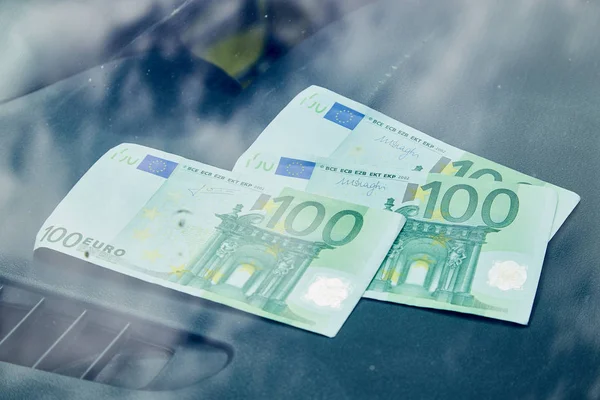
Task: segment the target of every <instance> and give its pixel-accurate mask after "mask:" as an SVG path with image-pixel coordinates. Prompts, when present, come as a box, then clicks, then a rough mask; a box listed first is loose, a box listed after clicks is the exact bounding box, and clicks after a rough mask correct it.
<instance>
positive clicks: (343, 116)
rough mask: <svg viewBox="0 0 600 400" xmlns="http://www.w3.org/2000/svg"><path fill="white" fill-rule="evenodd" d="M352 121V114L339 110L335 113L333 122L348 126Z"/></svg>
mask: <svg viewBox="0 0 600 400" xmlns="http://www.w3.org/2000/svg"><path fill="white" fill-rule="evenodd" d="M353 119H354V114H353V113H352V112H350V111H348V110H339V111H338V112H336V113H335V120H336V121H337V122H338V123H340V124H342V125H345V124H349V123H350V122H352V120H353Z"/></svg>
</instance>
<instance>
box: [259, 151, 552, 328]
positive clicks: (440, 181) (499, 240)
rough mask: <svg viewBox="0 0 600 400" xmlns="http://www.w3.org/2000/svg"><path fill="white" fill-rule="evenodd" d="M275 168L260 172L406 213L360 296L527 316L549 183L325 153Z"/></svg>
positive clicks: (545, 233)
mask: <svg viewBox="0 0 600 400" xmlns="http://www.w3.org/2000/svg"><path fill="white" fill-rule="evenodd" d="M265 157H266V158H265V159H271V158H272V157H267V156H265ZM259 170H260V169H259ZM257 171H258V170H257ZM274 171H275V172H274V173H272V174H270V173H267V172H266V171H263V172H262V173H263V174H268V175H269V176H272V179H276V180H278V181H280V184H282V183H284V182H287V183H288V184H289V185H290V186H294V187H296V188H298V189H305V190H307V191H309V192H312V193H317V194H321V195H325V196H332V197H337V198H340V199H345V200H347V201H351V202H355V203H358V204H364V205H367V206H369V207H373V208H382V209H386V210H389V211H392V212H394V213H400V214H402V215H404V216H406V217H407V219H408V220H407V222H406V225H405V226H404V228H403V230H402V232H401V233H400V235H399V236H398V238H397V240H396V241H395V242H394V245H393V246H392V248H391V249H390V251H389V253H388V256H387V257H386V259H385V261H384V262H383V263H382V265H381V267H380V268H379V270H378V272H377V274H376V276H375V278H374V280H373V282H372V283H371V284H370V286H369V289H368V290H367V292H366V293H365V297H370V298H374V299H379V300H385V301H390V302H395V303H402V304H408V305H414V306H420V307H429V308H438V309H445V310H453V311H458V312H464V313H470V314H477V315H482V316H487V317H492V318H497V319H502V320H508V321H513V322H517V323H521V324H527V322H528V320H529V316H530V313H531V309H532V305H533V301H534V298H535V293H536V290H537V285H538V281H539V278H540V274H541V270H542V264H543V261H544V255H545V251H546V244H547V241H548V240H549V237H550V233H551V228H552V219H553V215H554V210H555V207H556V200H557V195H556V191H554V190H553V189H551V188H544V187H537V186H533V185H521V184H514V183H513V184H511V183H506V182H494V181H487V180H479V179H465V178H460V177H453V176H447V175H443V174H430V173H424V172H415V171H400V170H397V169H394V168H387V169H386V168H378V167H369V166H363V165H354V164H349V163H343V162H338V161H334V160H331V159H324V158H320V159H319V158H317V159H316V160H315V161H312V160H301V159H292V158H290V157H280V158H279V161H278V162H276V168H274Z"/></svg>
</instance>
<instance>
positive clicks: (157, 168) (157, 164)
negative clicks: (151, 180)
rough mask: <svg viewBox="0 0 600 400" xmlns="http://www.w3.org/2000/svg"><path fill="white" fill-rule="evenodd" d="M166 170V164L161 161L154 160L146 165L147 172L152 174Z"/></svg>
mask: <svg viewBox="0 0 600 400" xmlns="http://www.w3.org/2000/svg"><path fill="white" fill-rule="evenodd" d="M166 169H167V163H166V162H164V161H163V160H158V159H155V160H152V161H150V164H148V171H150V172H152V173H161V172H164V171H165V170H166Z"/></svg>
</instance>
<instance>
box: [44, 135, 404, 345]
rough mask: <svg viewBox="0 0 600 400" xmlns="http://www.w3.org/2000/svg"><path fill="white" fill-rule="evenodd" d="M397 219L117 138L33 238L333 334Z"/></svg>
mask: <svg viewBox="0 0 600 400" xmlns="http://www.w3.org/2000/svg"><path fill="white" fill-rule="evenodd" d="M89 210H94V212H93V213H91V212H89ZM405 221H406V219H405V217H404V216H402V215H400V214H397V216H392V215H390V213H388V212H386V211H384V210H383V209H381V207H378V209H370V208H368V207H367V206H365V205H357V204H352V203H348V202H345V201H340V200H334V199H332V198H329V197H323V196H320V195H316V194H310V193H306V192H303V191H298V190H294V189H291V188H286V187H284V186H282V185H269V184H268V183H264V182H260V181H259V180H257V178H252V177H244V176H240V175H237V174H234V173H232V172H230V171H224V170H220V169H217V168H214V167H210V166H207V165H203V164H200V163H198V162H194V161H190V160H185V159H183V158H181V157H177V156H174V155H171V154H167V153H163V152H160V151H158V150H154V149H149V148H146V147H143V146H137V145H131V144H123V145H120V146H118V147H117V148H114V149H112V150H110V151H109V152H108V153H106V154H105V155H104V156H103V157H102V158H101V159H100V160H99V161H98V162H97V163H96V164H95V165H94V166H92V168H91V169H90V170H89V171H88V172H87V173H86V174H85V175H84V176H83V177H82V178H81V180H80V181H79V182H78V183H77V185H75V187H74V188H73V189H72V190H71V191H70V192H69V194H68V195H67V196H66V197H65V199H64V200H63V201H62V202H61V203H60V204H59V206H58V207H57V208H56V210H55V211H54V212H53V213H52V215H51V216H50V217H49V218H48V220H47V221H46V223H45V224H44V226H43V227H42V229H41V230H40V232H39V234H38V237H37V240H36V249H37V248H48V249H52V250H55V251H58V252H62V253H65V254H67V255H70V256H73V257H77V258H80V259H82V260H86V261H90V262H93V263H95V264H98V265H100V266H103V267H106V268H109V269H112V270H114V271H117V272H120V273H124V274H127V275H130V276H133V277H136V278H139V279H142V280H145V281H148V282H152V283H156V284H159V285H162V286H166V287H169V288H172V289H175V290H179V291H182V292H186V293H189V294H191V295H195V296H199V297H202V298H206V299H209V300H213V301H216V302H219V303H222V304H225V305H228V306H231V307H235V308H237V309H240V310H243V311H247V312H250V313H253V314H256V315H260V316H263V317H266V318H270V319H273V320H276V321H279V322H283V323H287V324H290V325H293V326H296V327H299V328H303V329H307V330H310V331H313V332H316V333H320V334H323V335H327V336H330V337H333V336H335V335H336V333H337V332H338V331H339V329H340V328H341V326H342V324H343V323H344V321H345V320H346V319H347V317H348V316H349V314H350V313H351V311H352V309H353V308H354V306H355V305H356V303H357V302H358V300H359V299H360V298H361V296H362V294H363V293H364V291H365V289H366V288H367V286H368V284H369V282H370V281H371V280H372V278H373V276H374V274H375V273H376V271H377V269H378V268H379V265H380V264H381V262H382V261H383V260H384V258H385V256H386V254H387V252H388V250H389V249H390V247H391V246H392V244H393V243H394V240H395V239H396V237H397V236H398V233H399V231H400V229H401V228H402V226H403V224H404V222H405Z"/></svg>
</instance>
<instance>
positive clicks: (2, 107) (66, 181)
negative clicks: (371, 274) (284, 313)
mask: <svg viewBox="0 0 600 400" xmlns="http://www.w3.org/2000/svg"><path fill="white" fill-rule="evenodd" d="M599 18H600V7H599V5H598V3H597V2H594V1H587V2H586V1H570V0H564V1H562V0H556V1H551V2H537V1H522V2H520V3H518V4H515V3H510V4H509V3H487V2H485V3H475V2H468V1H450V2H443V3H442V2H430V1H409V2H398V1H395V0H380V1H375V0H373V1H360V0H351V1H347V0H344V1H342V0H324V1H313V0H290V1H278V0H232V1H229V0H227V1H210V0H206V1H204V0H143V1H139V0H135V1H133V0H131V1H130V0H127V1H96V0H85V1H74V0H60V1H53V2H47V1H42V0H39V1H38V0H27V1H4V2H2V4H0V54H1V55H0V61H1V62H0V132H1V133H0V221H1V224H2V225H1V226H2V228H0V263H1V265H0V287H1V286H4V289H0V370H1V372H0V375H2V376H5V377H6V378H5V379H4V380H3V381H4V382H5V386H6V387H7V388H8V390H9V392H10V394H11V395H12V394H13V392H11V391H14V393H15V394H14V396H17V397H18V393H19V390H24V392H23V393H27V394H29V395H31V396H37V395H39V393H42V392H43V393H50V394H49V396H53V395H54V394H55V395H56V396H57V397H61V398H69V396H70V397H72V398H79V397H78V396H79V395H80V394H81V393H82V391H83V392H85V391H86V390H89V394H86V395H89V396H90V398H102V397H107V398H112V397H115V398H119V397H121V396H124V395H125V393H133V394H132V396H134V397H135V396H138V397H140V398H146V397H148V398H152V396H155V397H156V398H174V396H176V395H179V394H181V393H183V394H182V395H183V396H184V397H186V396H187V397H186V398H196V396H197V397H198V398H211V397H217V398H233V397H242V396H246V397H250V398H265V397H267V396H271V397H273V396H274V398H278V397H283V396H284V395H285V396H288V395H290V393H292V394H293V395H294V396H296V397H298V398H315V397H318V398H321V397H322V398H389V397H392V396H398V395H399V393H401V394H402V395H404V396H408V397H409V398H441V397H451V398H452V397H459V396H462V397H467V398H471V397H473V398H475V397H482V396H483V397H490V398H500V397H504V396H506V394H507V393H510V394H511V396H510V397H514V398H550V397H553V396H554V397H555V398H598V397H600V380H598V378H597V377H598V376H599V372H600V371H598V367H597V355H598V351H599V348H600V347H599V346H600V343H599V342H598V339H597V336H598V335H597V334H596V332H597V328H596V327H597V325H598V323H599V322H600V314H599V309H598V306H597V304H598V300H599V296H600V294H599V293H598V290H597V284H596V282H597V281H598V279H600V275H599V272H598V268H597V267H598V259H600V252H599V250H598V246H597V245H596V244H595V243H594V238H596V237H597V236H598V235H600V231H599V229H598V224H597V223H596V221H597V220H598V217H599V214H598V212H597V211H596V209H595V204H596V200H597V199H598V196H599V195H600V185H599V183H598V182H599V180H598V179H597V178H596V176H595V171H596V170H597V169H598V168H599V167H600V162H599V161H598V156H597V154H598V152H599V151H600V138H599V137H598V134H597V130H598V126H600V114H599V113H598V109H599V106H600V104H599V98H598V93H600V51H599V50H600V47H599V45H600V39H599V36H598V34H597V21H598V20H599ZM311 85H317V86H319V87H322V88H325V89H328V90H330V91H332V92H334V93H336V94H339V95H341V96H344V98H345V99H351V101H356V102H358V103H360V104H363V105H365V106H367V107H369V108H370V109H374V110H376V111H378V112H381V113H383V114H385V115H387V116H389V117H390V118H393V119H394V120H398V121H401V122H402V123H404V124H406V125H408V126H410V127H414V128H416V129H418V130H419V131H422V132H425V133H426V134H428V135H430V136H431V137H433V138H435V139H436V140H440V141H443V142H445V143H448V144H451V145H452V146H455V147H456V148H459V149H464V151H465V152H470V153H475V154H477V155H478V156H481V157H484V158H485V159H489V160H493V161H494V162H497V163H499V164H502V165H504V166H507V167H509V168H512V169H515V170H518V171H521V172H523V173H524V174H526V175H528V176H530V177H533V178H537V179H539V180H542V181H544V182H551V183H552V184H554V185H556V186H559V187H561V188H567V189H569V190H572V191H573V192H575V193H578V194H579V195H580V196H581V198H582V200H581V204H580V205H579V206H578V207H577V209H575V211H574V212H573V214H572V215H571V216H570V217H569V219H567V220H566V222H565V223H564V225H563V226H562V227H561V229H560V230H559V231H558V232H557V233H556V235H555V236H554V238H553V239H552V240H551V241H550V242H549V244H548V250H547V253H546V257H545V261H544V270H543V273H542V274H541V278H540V284H539V286H538V289H537V294H536V297H535V299H536V300H535V304H534V306H533V312H532V314H531V319H530V320H529V325H528V326H517V325H516V324H511V323H505V322H501V321H497V320H491V319H484V318H481V317H472V316H467V315H465V314H459V313H450V312H447V311H440V310H427V309H418V308H415V307H407V306H404V305H397V304H390V303H385V304H383V303H381V302H376V301H374V300H361V302H360V303H359V304H358V306H357V308H356V309H355V311H354V312H353V314H352V316H351V317H350V318H349V319H348V321H347V322H346V324H345V325H344V329H343V330H341V331H340V333H339V334H338V336H337V337H336V338H334V339H327V338H323V337H320V336H318V335H315V334H312V333H309V332H305V331H301V330H299V329H294V328H291V327H288V326H283V325H282V324H277V323H274V322H271V321H268V320H266V319H262V318H259V317H255V316H253V315H250V314H246V313H243V312H240V311H237V310H233V309H230V308H228V307H224V306H221V305H217V304H215V303H212V302H210V301H208V300H201V299H198V298H194V297H192V296H188V295H185V294H183V293H179V292H176V291H173V290H169V289H166V288H163V287H158V286H156V285H152V284H148V283H143V282H141V281H137V280H135V279H129V278H126V277H124V276H121V275H119V274H117V273H114V272H112V271H100V270H101V268H99V267H97V266H96V267H94V266H92V265H91V264H90V263H87V264H88V265H87V266H85V267H82V266H80V265H75V264H72V262H71V261H68V260H65V259H63V258H60V257H58V258H52V257H50V258H48V259H44V260H37V259H36V258H34V253H33V246H34V242H35V239H36V235H37V234H38V231H39V230H40V228H41V227H42V225H43V223H44V221H46V219H47V218H48V217H49V216H50V215H51V214H52V212H53V210H55V208H56V207H57V205H58V204H59V203H60V202H61V200H62V199H63V198H64V197H65V196H66V195H67V193H69V191H70V190H71V189H72V188H73V186H74V185H75V184H76V183H77V182H78V181H79V179H80V178H81V177H82V176H83V175H84V174H85V173H86V171H88V170H89V169H90V167H92V165H94V163H95V162H96V161H97V160H98V159H100V158H101V157H102V156H103V155H104V154H105V153H107V152H108V151H109V150H111V149H113V148H116V147H117V146H119V145H121V144H123V143H130V144H133V145H140V146H147V147H149V148H153V149H157V150H158V151H162V152H166V153H168V154H173V155H176V156H178V157H179V156H180V157H184V158H185V159H189V160H194V161H197V162H200V163H203V164H207V165H209V166H212V167H216V168H221V169H225V170H232V169H233V167H234V165H236V161H238V159H239V158H240V156H242V154H244V152H245V151H246V150H247V149H248V148H249V147H250V146H251V145H252V144H253V143H254V142H255V140H256V139H257V138H258V137H259V135H260V134H261V132H263V131H264V130H265V129H266V128H267V127H268V126H269V124H270V123H271V121H273V120H274V119H275V118H276V116H277V115H278V114H279V113H280V112H281V111H282V110H283V109H284V108H285V107H286V105H287V104H288V103H290V101H292V100H293V99H294V98H295V97H296V96H297V95H298V94H300V93H302V92H303V91H304V90H306V89H307V88H309V87H311ZM348 101H350V100H348ZM336 104H337V103H336ZM317 107H318V106H317ZM339 107H345V106H343V105H342V106H339ZM340 110H341V111H340ZM337 112H338V113H339V112H355V111H354V110H353V109H350V111H347V110H343V109H341V108H340V109H337ZM363 114H365V112H363V113H360V112H356V114H352V113H350V114H349V115H350V117H351V118H354V117H355V116H360V115H362V116H363V117H364V116H365V115H363ZM338 115H339V114H338ZM350 117H349V118H350ZM325 118H326V119H327V118H328V117H325ZM331 118H334V117H331ZM331 118H329V120H332V119H331ZM351 118H350V119H351ZM294 121H296V122H295V124H296V125H295V126H291V125H287V126H279V125H277V128H278V129H280V130H281V131H282V132H288V133H289V132H293V134H294V135H295V137H296V138H297V137H302V135H303V129H307V133H306V136H307V137H308V136H310V135H314V136H310V137H311V138H312V137H314V138H315V139H314V140H315V141H319V143H314V144H311V146H310V147H314V149H315V151H312V152H311V153H314V154H318V153H319V151H318V150H319V149H321V148H323V146H325V143H327V140H329V138H324V137H323V136H322V135H325V134H328V132H324V131H323V132H321V131H319V132H317V133H315V132H313V131H311V132H308V130H310V129H313V128H311V127H312V126H313V125H310V124H309V123H308V122H307V125H306V128H305V127H304V125H302V124H303V123H304V122H305V121H304V120H303V119H302V118H299V117H298V119H296V120H294ZM306 121H308V119H306ZM334 122H335V121H334ZM339 122H340V121H339V120H338V122H337V123H339ZM371 122H372V121H371ZM346 123H348V121H346V120H344V121H343V122H342V124H346ZM356 123H358V122H356ZM349 124H350V125H352V124H354V122H352V123H349ZM347 127H348V126H346V128H347ZM354 127H355V125H352V126H351V128H352V129H353V128H354ZM265 140H266V139H265ZM311 140H313V139H311ZM256 143H258V141H257V142H256ZM286 143H288V147H289V150H290V154H292V152H293V151H294V150H298V149H297V148H296V149H294V147H295V146H296V144H295V143H296V141H295V140H291V139H290V140H287V141H284V142H283V144H281V146H282V147H283V148H286ZM388 144H389V143H388ZM359 147H360V149H359V150H362V147H361V146H358V145H356V146H355V145H353V146H351V150H353V151H354V150H356V149H357V148H359ZM396 147H398V146H396ZM340 149H344V148H343V147H338V148H337V150H336V151H341V150H340ZM395 150H396V149H395ZM286 151H287V148H286ZM298 151H299V150H298ZM405 153H406V154H408V155H410V156H411V157H412V155H411V154H410V152H408V151H405ZM406 154H405V155H406ZM284 155H285V154H284ZM119 157H120V156H119ZM378 157H379V158H381V159H383V158H384V157H386V156H385V155H384V153H383V152H382V153H381V154H377V155H376V156H374V157H373V161H377V158H378ZM436 160H437V158H436ZM125 162H126V161H125ZM238 163H239V161H238ZM364 163H365V164H372V162H366V161H365V162H364ZM249 165H250V164H249ZM257 165H258V164H257ZM306 165H307V164H303V165H302V166H301V167H302V168H304V167H305V166H306ZM292 166H293V165H292ZM304 171H305V170H304V169H302V170H301V173H299V174H302V173H304ZM438 172H439V171H438ZM482 174H485V171H484V173H482ZM488 175H489V172H488ZM110 179H114V180H117V179H118V176H113V177H112V178H107V181H108V180H110ZM526 183H527V182H526ZM188 189H190V188H186V190H188ZM191 189H193V190H196V189H197V188H191ZM138 195H139V187H136V186H135V185H132V186H131V187H126V188H123V190H122V192H121V193H120V196H121V197H122V199H127V200H131V202H134V201H137V199H138V198H137V197H136V196H138ZM413 198H414V193H413ZM440 199H441V197H440ZM383 206H384V205H383V204H382V205H381V208H383ZM106 207H107V208H109V207H111V205H110V204H106ZM390 207H391V206H390ZM490 207H491V206H490ZM81 208H82V209H84V210H85V212H87V213H91V214H93V213H95V212H97V211H98V210H96V209H94V208H89V209H86V208H85V205H81ZM212 214H214V213H212ZM212 214H211V216H212ZM438 214H440V213H439V212H438ZM352 215H354V214H352ZM440 215H441V214H440ZM439 218H441V217H439ZM494 218H495V219H494V221H496V222H497V221H500V220H501V219H502V218H500V219H498V217H496V216H494ZM565 218H566V217H565ZM490 219H493V218H491V217H490V218H489V219H488V220H490ZM177 221H179V219H178V220H177ZM327 221H329V220H325V222H324V224H323V225H326V223H327ZM334 222H335V221H334ZM496 222H493V223H496ZM123 224H124V226H125V222H124V223H123ZM282 224H283V223H282ZM273 225H274V224H273ZM288 228H289V227H288ZM124 229H125V228H124ZM127 229H129V228H127ZM132 229H133V228H132ZM549 229H550V228H549ZM549 232H550V231H549ZM329 233H331V232H329ZM336 240H338V241H339V239H336ZM334 241H335V240H334ZM544 243H545V241H544ZM242 261H243V262H242ZM242 261H240V263H241V264H243V265H244V267H245V268H246V269H247V270H248V269H252V268H254V267H255V266H254V265H253V264H251V263H249V262H246V261H244V260H242ZM465 264H468V262H467V261H465ZM421 267H423V268H424V269H426V268H427V265H424V264H423V265H421ZM523 271H525V270H524V269H520V270H519V273H524V272H523ZM529 271H530V270H529ZM243 272H244V271H242V272H240V274H242V273H243ZM423 274H425V272H423ZM236 276H238V275H236ZM239 276H242V275H239ZM415 276H416V277H415ZM419 276H420V275H414V276H413V275H411V277H410V279H409V281H410V280H413V279H414V280H415V281H417V280H419V279H421V278H420V277H419ZM423 276H429V275H423ZM235 279H244V278H243V276H242V277H241V278H235ZM423 279H426V278H423ZM456 279H458V278H456ZM244 282H246V281H244ZM338 289H339V288H338ZM336 290H337V289H336ZM340 290H342V289H340ZM342 291H343V290H342ZM327 301H332V302H333V303H335V301H334V300H327ZM36 307H37V308H36ZM32 310H34V311H35V314H31V315H35V318H33V319H27V318H25V317H26V316H28V315H30V313H32ZM37 313H39V315H38V314H37ZM78 318H81V321H84V320H85V321H87V320H88V319H89V323H86V324H81V323H80V322H79V321H80V319H78ZM23 321H25V322H26V323H25V322H23ZM32 321H33V322H32ZM75 322H77V323H76V324H75ZM30 324H31V325H30ZM26 326H32V327H33V328H32V329H30V330H24V329H25V327H26ZM74 327H78V328H77V329H75V328H74ZM65 332H66V333H65ZM67 333H68V335H73V337H72V338H73V340H72V341H71V342H69V343H74V344H72V347H73V348H77V350H76V351H72V352H71V353H69V352H67V351H66V350H65V349H67V348H69V346H71V345H65V344H61V346H64V348H60V347H58V344H57V343H64V341H63V339H61V338H63V335H66V334H67ZM44 334H45V335H44ZM44 336H46V339H44ZM64 337H67V336H64ZM58 339H61V340H60V341H59V340H58ZM44 340H45V341H44ZM32 343H37V344H36V345H35V346H34V345H32ZM123 343H127V344H126V345H122V344H123ZM177 349H183V350H180V351H179V353H178V350H177ZM53 354H61V356H54V355H53ZM65 354H68V355H65ZM182 354H183V355H182ZM51 356H52V357H51ZM186 357H187V358H186ZM169 363H170V364H169ZM169 365H173V366H174V367H168V366H169ZM169 368H172V369H169ZM161 371H162V372H161ZM165 371H166V372H165ZM182 371H185V372H182ZM73 377H75V378H81V379H80V380H79V381H78V380H76V379H72V378H73ZM83 384H84V386H82V385H83ZM125 390H127V392H126V391H125ZM151 392H152V393H154V394H150V393H151ZM85 393H87V392H85ZM156 393H160V394H156ZM200 395H201V396H200ZM160 396H164V397H160ZM169 396H173V397H169Z"/></svg>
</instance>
